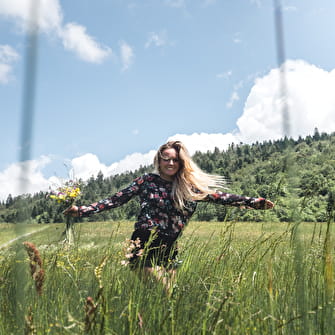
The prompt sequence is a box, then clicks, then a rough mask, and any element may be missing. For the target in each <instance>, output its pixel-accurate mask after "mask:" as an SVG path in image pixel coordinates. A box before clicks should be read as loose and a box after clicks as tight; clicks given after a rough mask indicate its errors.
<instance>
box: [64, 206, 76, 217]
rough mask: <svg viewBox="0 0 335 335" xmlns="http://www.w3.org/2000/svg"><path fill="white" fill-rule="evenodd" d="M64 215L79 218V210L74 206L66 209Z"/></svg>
mask: <svg viewBox="0 0 335 335" xmlns="http://www.w3.org/2000/svg"><path fill="white" fill-rule="evenodd" d="M63 214H64V215H69V216H75V217H78V216H79V208H78V206H74V205H72V206H70V207H68V208H66V210H65V211H64V212H63Z"/></svg>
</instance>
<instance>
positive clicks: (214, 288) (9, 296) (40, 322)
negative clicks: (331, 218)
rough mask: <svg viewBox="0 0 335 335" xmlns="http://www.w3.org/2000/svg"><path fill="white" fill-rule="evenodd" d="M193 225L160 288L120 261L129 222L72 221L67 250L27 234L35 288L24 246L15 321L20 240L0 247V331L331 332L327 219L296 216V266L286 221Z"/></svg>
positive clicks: (330, 254) (44, 237)
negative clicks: (38, 274)
mask: <svg viewBox="0 0 335 335" xmlns="http://www.w3.org/2000/svg"><path fill="white" fill-rule="evenodd" d="M192 226H193V227H197V230H195V231H194V230H192ZM192 226H191V227H190V228H189V229H188V230H187V231H186V232H185V234H184V236H183V237H182V239H181V241H180V258H181V259H182V260H183V263H182V266H181V267H180V268H179V270H178V272H177V277H176V279H175V281H174V285H173V288H172V289H171V291H170V292H169V293H167V292H166V289H165V287H164V286H163V285H162V284H161V283H159V282H157V281H156V280H155V279H154V278H151V277H149V278H147V279H143V277H142V276H140V275H139V274H138V273H136V272H134V271H132V270H130V269H129V267H127V266H122V265H121V261H122V260H123V257H124V255H123V253H122V249H123V242H124V240H125V238H126V237H128V236H129V234H128V231H129V232H130V230H131V225H129V224H128V225H127V226H126V225H125V224H120V226H119V227H118V229H114V230H111V228H110V227H111V226H110V225H105V224H102V223H90V224H82V225H79V226H78V228H77V233H79V234H78V236H79V239H78V242H77V244H76V245H75V247H73V248H71V249H68V250H67V249H64V247H63V246H62V245H61V244H57V243H56V242H55V241H54V240H53V239H54V235H53V234H50V232H49V233H47V232H46V231H45V232H43V233H41V234H40V235H34V237H32V238H31V240H30V241H31V242H34V243H35V245H36V246H37V249H38V250H39V253H40V255H41V257H42V266H43V269H44V271H45V281H44V284H43V289H42V290H43V291H42V294H38V292H37V291H36V288H35V283H34V279H33V278H32V277H31V275H30V272H29V260H28V256H27V259H26V260H25V262H26V273H24V274H22V280H21V281H20V283H21V284H22V285H23V286H24V293H25V306H19V308H22V310H23V313H24V315H25V317H26V321H25V323H24V324H18V323H17V322H16V320H15V317H14V316H15V308H17V306H15V301H13V296H15V295H14V292H15V289H16V288H15V287H13V283H15V281H14V280H13V275H14V273H13V270H12V269H13V262H14V261H15V257H14V254H15V252H16V250H17V249H16V248H23V246H22V245H21V243H20V244H17V245H15V246H12V247H11V248H7V249H6V250H2V251H1V254H0V263H1V264H0V265H1V267H0V292H1V301H0V334H15V335H16V334H23V332H25V333H26V334H203V335H205V334H257V335H259V334H289V335H291V334H299V333H302V331H306V329H307V333H306V334H308V333H309V334H333V331H334V330H333V322H332V319H333V318H334V316H335V315H334V307H335V304H334V290H333V277H334V273H333V271H334V270H333V252H334V249H333V245H332V242H331V239H330V236H331V232H332V227H331V225H327V224H315V225H311V224H300V227H299V229H300V230H301V231H300V233H299V236H300V240H299V241H300V242H299V243H300V244H299V248H300V249H299V250H300V251H299V255H300V256H299V257H300V258H299V262H300V264H299V271H297V265H296V262H297V253H296V250H295V248H296V247H297V245H295V244H294V243H292V229H291V228H292V227H291V226H289V225H285V224H280V225H278V224H276V225H274V224H270V223H269V224H259V223H257V224H255V223H243V224H239V223H225V224H222V223H220V224H219V223H194V222H193V223H192ZM125 227H126V228H125ZM48 234H49V235H48ZM48 236H49V237H48ZM78 236H77V237H78ZM48 238H49V241H50V242H48ZM302 288H303V290H302ZM299 299H303V304H302V303H301V301H299ZM301 306H303V308H301Z"/></svg>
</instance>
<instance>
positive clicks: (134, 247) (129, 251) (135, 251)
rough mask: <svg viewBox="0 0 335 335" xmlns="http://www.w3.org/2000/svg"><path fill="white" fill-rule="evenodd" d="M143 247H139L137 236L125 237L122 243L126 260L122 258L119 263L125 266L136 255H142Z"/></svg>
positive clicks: (139, 242)
mask: <svg viewBox="0 0 335 335" xmlns="http://www.w3.org/2000/svg"><path fill="white" fill-rule="evenodd" d="M143 252H144V249H143V248H142V247H141V241H140V239H139V238H136V240H130V239H128V238H127V239H126V242H125V244H124V253H125V258H126V260H122V261H121V264H122V265H124V266H127V265H128V264H129V263H130V262H131V261H132V260H134V259H136V258H137V257H142V256H143Z"/></svg>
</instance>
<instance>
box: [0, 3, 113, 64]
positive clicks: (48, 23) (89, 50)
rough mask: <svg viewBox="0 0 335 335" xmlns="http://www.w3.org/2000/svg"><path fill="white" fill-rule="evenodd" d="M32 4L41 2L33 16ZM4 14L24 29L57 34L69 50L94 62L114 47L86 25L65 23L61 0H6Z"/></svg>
mask: <svg viewBox="0 0 335 335" xmlns="http://www.w3.org/2000/svg"><path fill="white" fill-rule="evenodd" d="M31 3H34V4H36V3H38V4H39V7H38V8H35V9H36V10H35V15H31V14H32V11H31V6H30V4H31ZM0 15H2V16H4V17H6V18H8V19H11V20H13V21H14V22H15V23H16V24H17V26H18V27H19V28H20V29H21V30H22V32H23V31H24V30H26V29H27V28H31V27H37V28H38V30H39V31H40V32H43V33H48V34H49V33H50V34H54V35H55V36H57V37H58V38H60V39H61V40H62V43H63V45H64V47H65V48H66V49H67V50H70V51H73V52H75V53H76V54H77V55H78V56H79V58H81V59H82V60H84V61H87V62H92V63H101V62H102V61H103V60H105V59H106V57H107V56H109V55H110V54H111V49H110V48H108V47H105V46H102V45H100V44H99V43H98V42H96V41H95V40H94V38H93V37H91V36H90V35H88V34H87V33H86V28H85V27H84V26H81V25H79V24H76V23H68V24H65V25H64V24H63V12H62V8H61V6H60V3H59V0H40V1H39V2H32V1H30V0H2V1H1V2H0Z"/></svg>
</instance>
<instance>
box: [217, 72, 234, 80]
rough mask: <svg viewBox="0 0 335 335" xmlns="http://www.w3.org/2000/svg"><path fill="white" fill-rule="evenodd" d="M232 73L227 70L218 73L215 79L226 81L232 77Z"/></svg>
mask: <svg viewBox="0 0 335 335" xmlns="http://www.w3.org/2000/svg"><path fill="white" fill-rule="evenodd" d="M232 74H233V71H232V70H228V71H226V72H222V73H218V74H217V75H216V78H220V79H228V78H230V77H231V76H232Z"/></svg>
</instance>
